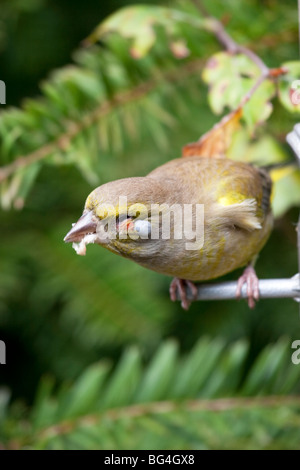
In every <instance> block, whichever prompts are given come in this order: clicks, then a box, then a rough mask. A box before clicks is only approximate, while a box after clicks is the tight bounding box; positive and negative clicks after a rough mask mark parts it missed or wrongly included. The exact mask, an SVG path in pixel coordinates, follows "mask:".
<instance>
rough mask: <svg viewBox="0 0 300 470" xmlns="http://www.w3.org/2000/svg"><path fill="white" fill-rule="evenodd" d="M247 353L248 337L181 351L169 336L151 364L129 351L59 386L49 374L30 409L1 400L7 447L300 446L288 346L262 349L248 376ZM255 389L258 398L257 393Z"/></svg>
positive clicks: (298, 372) (295, 370)
mask: <svg viewBox="0 0 300 470" xmlns="http://www.w3.org/2000/svg"><path fill="white" fill-rule="evenodd" d="M248 351H249V345H248V344H247V342H246V341H243V340H239V341H237V342H235V343H233V344H232V345H230V346H225V345H224V343H223V341H220V340H217V339H215V340H210V339H208V338H205V337H203V338H202V339H200V340H199V341H198V342H197V343H196V344H195V346H194V347H193V349H192V350H191V351H190V353H189V354H186V355H184V356H182V357H178V345H177V343H176V342H175V341H174V340H169V341H166V342H164V343H162V344H161V346H160V347H159V349H158V350H157V352H156V353H155V355H154V357H153V358H152V359H151V361H150V362H149V363H148V364H147V365H142V363H143V358H142V356H141V353H140V351H139V350H138V349H136V348H129V349H127V350H125V351H124V353H123V356H122V357H121V359H120V361H119V363H118V364H117V365H116V366H115V367H114V369H113V370H112V371H111V372H110V367H109V365H108V363H106V362H100V363H97V364H93V365H90V366H89V367H88V368H87V369H86V370H85V371H84V372H83V373H82V374H81V375H80V376H79V377H78V379H77V380H76V381H75V382H74V383H73V384H69V385H67V384H64V385H62V386H61V387H60V389H59V390H58V391H56V392H53V385H54V384H53V381H52V380H51V379H49V377H44V378H43V379H42V380H41V383H40V385H39V388H38V391H37V396H36V399H35V402H34V404H33V407H32V409H31V411H30V412H28V410H24V409H22V408H21V407H18V406H15V407H14V408H13V409H11V410H7V409H6V406H5V399H3V404H2V408H1V412H2V416H4V418H3V419H2V424H1V426H0V432H1V434H2V439H3V444H4V445H5V446H6V447H7V448H14V449H22V448H26V449H78V448H79V449H95V448H96V449H99V448H100V449H131V448H135V449H176V448H180V449H230V448H233V447H234V448H235V449H239V448H245V447H246V448H247V449H272V448H277V446H278V445H282V447H283V448H285V449H297V447H298V442H299V437H300V435H299V413H300V401H299V398H298V397H296V396H294V397H293V396H291V397H285V396H283V393H285V394H286V393H289V394H291V393H297V392H299V378H300V368H299V367H297V366H295V365H293V364H292V363H291V359H290V355H291V349H290V345H289V342H288V341H287V340H286V339H283V340H281V341H278V342H277V343H276V344H272V345H269V346H268V347H267V348H265V350H263V351H262V352H261V354H260V355H259V356H258V358H257V360H256V362H255V363H254V365H253V367H252V369H250V371H248V374H247V375H246V377H245V376H244V370H245V369H244V366H245V359H246V356H247V354H248ZM2 395H3V397H4V398H5V392H2ZM257 395H259V396H260V397H261V398H253V397H255V396H257ZM243 396H246V397H248V398H243ZM0 397H1V395H0ZM227 397H233V398H227ZM20 419H21V420H20ZM16 428H17V434H16ZM12 430H13V433H12Z"/></svg>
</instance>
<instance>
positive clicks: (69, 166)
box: [0, 0, 300, 449]
mask: <svg viewBox="0 0 300 470" xmlns="http://www.w3.org/2000/svg"><path fill="white" fill-rule="evenodd" d="M25 3H26V2H25ZM25 3H24V2H18V1H15V2H10V1H9V2H8V1H6V2H3V4H4V5H3V7H2V6H1V11H0V15H3V18H4V16H5V18H4V19H8V20H7V21H6V20H3V18H2V21H0V48H1V49H2V50H3V51H4V52H5V53H6V57H7V56H8V55H9V56H11V61H10V62H11V64H12V65H11V67H12V69H11V76H12V75H14V77H15V80H16V81H17V82H19V88H21V89H22V90H21V91H20V90H18V89H17V86H16V85H15V84H16V82H11V84H10V83H9V82H7V91H8V93H7V95H8V104H10V103H11V101H10V96H11V95H13V93H15V96H14V98H12V100H13V99H14V101H12V102H17V101H18V99H19V95H21V96H22V97H23V96H24V94H25V92H23V90H29V91H28V92H27V91H26V94H27V93H28V94H29V95H32V89H33V90H34V92H36V88H35V87H36V79H35V77H36V76H35V71H36V68H38V66H40V67H41V69H40V70H42V71H43V73H46V72H44V71H45V70H49V69H50V70H51V69H53V68H54V67H55V68H56V69H57V70H54V71H52V72H51V73H50V76H49V78H47V79H45V80H44V81H43V82H42V84H41V96H40V97H38V98H30V99H27V100H25V101H24V102H23V103H22V106H21V107H20V108H11V107H7V108H6V109H4V110H3V111H1V113H0V162H1V163H0V164H1V167H0V181H1V185H0V192H1V198H0V199H1V206H2V208H4V209H10V208H13V209H22V208H23V210H21V211H20V210H19V211H14V210H10V211H9V210H5V211H2V212H1V243H0V258H1V273H0V339H1V340H4V341H5V342H6V344H7V357H8V363H7V365H6V366H1V370H0V372H1V374H0V384H1V385H2V386H1V389H0V441H1V447H4V448H22V449H26V448H33V449H37V448H42V449H54V448H55V449H60V448H62V449H68V448H71V449H78V448H80V449H83V448H106V449H130V448H140V449H143V448H144V449H161V448H163V449H176V448H183V449H218V448H226V449H227V448H239V449H246V448H258V449H262V448H263V449H269V448H270V449H271V448H276V449H279V448H282V449H296V448H299V400H298V398H297V397H296V398H295V394H297V393H299V370H300V369H299V366H296V365H293V364H292V363H291V360H290V356H291V350H290V344H291V342H292V340H294V339H296V338H299V334H300V329H299V320H298V315H297V307H296V303H294V302H292V301H291V300H286V299H276V300H262V301H260V302H259V303H258V305H257V307H256V309H255V310H254V311H249V310H248V307H247V305H246V302H244V301H241V302H235V301H231V302H196V303H194V304H193V305H192V306H191V309H190V311H189V312H188V313H184V312H182V310H181V308H180V306H179V304H178V303H175V304H173V303H171V302H170V300H169V296H168V286H169V281H170V280H169V279H167V278H165V277H164V276H160V275H158V274H156V273H152V272H150V271H147V270H145V269H143V268H141V267H140V266H137V265H135V264H134V263H130V262H129V261H127V260H125V259H122V258H119V257H117V256H114V255H113V254H111V253H109V252H106V251H105V250H101V249H100V248H99V247H95V246H91V247H89V250H88V252H87V256H86V257H77V256H76V255H75V253H74V252H73V250H72V249H71V247H70V246H66V245H64V243H63V237H64V235H65V234H66V232H67V230H68V229H69V228H70V226H71V223H72V222H74V221H75V220H77V219H78V217H79V215H80V213H81V210H82V207H83V204H84V200H85V197H86V196H87V195H88V193H89V192H90V190H91V189H92V188H93V187H94V186H95V185H96V184H98V183H99V184H102V183H104V182H106V181H109V180H114V179H117V178H121V177H125V176H135V175H145V174H146V173H147V172H148V171H150V170H152V169H153V168H155V167H156V166H158V165H159V164H162V163H164V162H165V161H167V160H169V159H171V158H175V157H178V156H180V149H181V147H182V146H183V145H185V144H186V143H187V142H190V141H195V140H196V139H198V138H199V136H200V135H202V134H203V133H204V132H206V131H207V130H209V129H210V128H211V127H212V125H213V124H214V123H215V122H216V120H219V119H220V116H218V117H217V118H216V116H215V115H214V114H213V113H220V112H222V113H223V112H224V113H226V112H227V111H228V110H230V109H233V108H234V107H235V106H236V105H237V104H238V103H239V100H240V99H241V98H242V97H243V95H244V94H245V93H247V91H249V89H250V88H251V86H252V85H253V83H254V81H255V80H256V79H257V78H258V75H259V74H258V69H257V67H255V66H253V64H252V63H251V62H249V59H248V58H247V57H246V56H245V55H244V54H241V53H239V54H238V55H229V54H228V53H227V52H220V45H218V44H217V41H216V40H215V38H214V35H213V34H212V29H213V27H214V24H213V23H212V22H210V21H206V20H205V19H204V18H203V17H202V16H201V15H200V14H199V12H198V10H197V8H196V7H195V4H194V2H187V1H186V0H184V1H181V2H180V1H179V2H176V4H174V5H172V9H170V8H167V7H165V6H164V5H163V4H162V2H161V4H160V5H159V6H153V5H152V6H150V5H139V6H138V7H135V6H131V7H130V9H122V10H120V11H119V12H116V13H115V14H114V15H113V16H110V17H109V18H108V20H106V21H104V22H101V23H100V26H99V27H96V29H95V31H96V36H95V35H94V36H93V35H92V37H91V36H89V41H87V40H86V41H85V42H84V43H83V45H81V47H80V48H79V50H77V51H76V52H75V53H74V55H73V63H72V64H71V65H68V66H65V67H63V68H61V64H62V63H65V58H64V59H63V60H62V59H61V56H60V55H59V54H60V53H61V50H62V49H63V48H65V47H66V43H65V42H64V41H66V38H67V37H68V38H69V32H70V31H72V32H73V31H75V32H76V34H77V39H76V40H74V41H73V42H72V48H75V47H77V44H78V42H79V39H82V38H84V37H87V36H88V35H89V32H90V31H91V30H92V29H93V28H94V27H95V24H94V21H95V20H96V23H97V22H99V21H100V19H101V16H102V17H103V16H104V13H106V12H107V5H104V4H103V2H102V3H101V2H100V3H99V2H98V4H97V12H96V13H95V10H94V9H92V7H91V6H90V5H89V4H88V2H86V4H85V5H84V9H83V7H82V3H81V2H80V7H79V10H78V11H79V14H78V15H77V21H74V17H73V14H74V11H73V10H74V4H75V3H76V2H71V3H70V2H63V1H62V0H60V1H59V2H57V3H56V6H57V5H59V8H58V6H57V8H56V9H54V10H55V11H53V10H52V8H51V5H50V3H55V2H54V0H52V2H48V1H47V0H43V1H42V0H39V1H33V0H32V1H31V2H27V3H28V6H27V7H25ZM93 3H94V2H93ZM123 3H124V2H122V5H123ZM127 3H130V2H127ZM23 4H24V5H23ZM62 4H64V8H65V9H66V10H65V15H63V16H61V17H58V18H57V17H55V14H56V15H58V14H59V13H58V12H59V11H60V5H62ZM207 4H208V7H209V10H210V13H211V14H213V15H216V16H217V17H218V18H223V19H224V21H225V22H226V21H227V19H228V18H230V20H229V21H228V24H226V30H227V31H228V32H229V33H230V34H231V35H232V37H233V38H234V39H235V40H236V41H237V42H238V43H239V44H241V45H246V46H247V47H249V48H250V49H251V50H253V51H254V52H256V53H257V54H258V55H259V56H261V57H262V58H263V60H264V61H265V62H266V64H267V65H268V66H272V67H278V66H279V65H281V64H282V65H283V66H285V67H287V68H288V72H287V73H286V74H285V75H282V76H280V77H279V78H278V79H276V80H275V89H276V90H275V91H276V93H277V90H279V94H278V97H277V95H276V96H273V95H274V84H273V82H272V81H270V80H267V81H265V82H264V83H263V84H262V85H261V86H260V87H259V88H258V89H257V90H256V93H255V94H254V95H253V96H252V98H251V100H250V101H249V103H248V104H247V105H246V106H247V107H246V108H245V114H244V123H243V127H242V128H241V130H240V131H239V132H238V133H237V134H236V136H235V139H234V142H233V144H232V147H231V149H230V158H235V159H243V160H245V161H250V162H255V163H257V164H259V165H261V164H272V163H274V162H275V163H276V162H283V161H285V160H287V159H288V158H292V157H291V153H290V152H289V151H288V149H287V147H286V146H285V143H284V141H285V135H286V133H287V132H290V131H291V129H292V127H293V125H294V124H295V123H296V122H297V121H298V120H299V113H298V111H299V110H298V107H297V106H291V102H290V99H289V96H290V92H291V89H290V85H291V81H292V80H295V79H299V61H294V59H295V58H297V57H298V32H297V14H296V11H295V2H292V1H291V0H290V1H287V2H279V1H275V2H272V6H270V4H269V2H261V1H258V0H253V1H251V2H242V7H241V2H240V0H233V1H232V2H230V3H226V2H221V1H219V0H216V1H215V2H213V3H212V4H209V2H208V3H207ZM26 8H27V10H26V12H25V11H24V10H25V9H26ZM93 8H95V7H93ZM83 10H84V11H83ZM98 10H99V18H98V17H96V16H95V14H97V15H98ZM129 14H130V15H129ZM24 15H25V16H26V18H24ZM81 16H82V17H84V16H85V18H86V17H89V18H92V21H93V24H92V25H91V27H90V26H89V29H86V27H83V26H82V24H83V23H81V26H80V19H81ZM45 18H46V20H45ZM84 24H85V25H86V23H84ZM40 25H46V26H47V27H46V28H45V29H43V31H44V34H45V38H48V40H46V39H45V41H44V42H42V41H41V40H39V41H37V40H36V39H35V38H36V37H38V38H39V37H40V36H39V35H38V32H37V31H40V29H41V26H40ZM59 25H62V26H61V28H59ZM31 31H32V34H31V33H30V34H29V32H31ZM279 32H280V34H279ZM74 34H75V33H74ZM99 34H100V35H99ZM95 39H97V43H94V44H91V42H92V40H95ZM98 39H100V40H99V41H98ZM36 43H40V44H39V47H35V48H34V47H33V44H34V45H35V44H36ZM42 43H43V44H42ZM44 43H45V44H46V45H47V47H48V48H49V49H47V48H46V49H43V47H44V46H45V44H44ZM42 46H43V47H42ZM45 47H46V46H45ZM17 51H18V53H17ZM53 58H56V59H57V62H55V63H53ZM50 59H51V60H50ZM213 59H218V66H217V67H215V68H214V67H212V68H211V67H210V65H209V64H211V61H212V60H213ZM47 60H48V62H47ZM8 62H9V61H7V60H6V62H5V61H4V62H2V63H3V64H5V63H8ZM45 63H47V66H45V65H43V64H45ZM22 67H23V68H22ZM43 67H44V68H43ZM58 67H59V68H58ZM6 69H8V66H7V67H6ZM3 70H5V67H4V69H3ZM229 71H230V73H229ZM30 74H32V75H31V82H30V86H29V88H27V87H26V82H25V78H26V77H27V78H28V77H29V76H30ZM214 74H215V75H214ZM16 77H21V78H22V84H21V85H22V86H20V79H19V81H18V80H17V78H16ZM0 78H1V79H2V78H4V79H5V80H6V76H5V75H4V76H3V77H2V76H1V77H0ZM231 78H232V80H231ZM28 80H29V78H28ZM224 80H225V81H226V87H225V88H224V89H223V90H222V81H223V85H224ZM277 82H278V83H277ZM32 87H33V88H32ZM212 111H213V112H212ZM260 124H263V126H261V125H260ZM299 188H300V177H299V171H296V170H294V169H293V168H292V169H291V168H290V169H288V170H286V173H284V174H283V175H282V174H281V177H278V179H277V181H276V183H275V190H274V210H275V214H276V216H278V217H281V219H280V220H278V221H277V224H276V229H275V231H274V233H273V235H272V238H271V240H270V242H269V243H268V245H267V246H266V248H265V249H264V251H263V252H262V254H261V256H260V259H259V261H258V263H257V270H258V274H259V277H262V278H263V277H265V278H271V277H274V278H275V277H278V278H281V277H288V276H291V275H293V274H295V273H296V272H297V269H298V267H297V257H296V233H295V229H294V223H295V222H296V220H297V218H298V211H297V210H295V209H294V210H291V207H292V206H294V205H299V201H300V189H299ZM287 211H289V212H288V213H287ZM237 276H238V273H233V274H231V275H230V276H228V277H227V278H226V279H235V278H236V277H237ZM282 335H285V337H284V338H283V339H280V338H281V337H282ZM164 338H172V339H171V340H165V339H164ZM132 345H134V346H132ZM103 358H107V359H103ZM41 377H42V378H41ZM10 397H11V398H10Z"/></svg>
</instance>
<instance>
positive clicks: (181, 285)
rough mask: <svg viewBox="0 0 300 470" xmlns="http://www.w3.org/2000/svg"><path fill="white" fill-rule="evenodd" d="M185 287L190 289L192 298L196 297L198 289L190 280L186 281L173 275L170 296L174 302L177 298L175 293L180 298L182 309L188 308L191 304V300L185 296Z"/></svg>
mask: <svg viewBox="0 0 300 470" xmlns="http://www.w3.org/2000/svg"><path fill="white" fill-rule="evenodd" d="M187 289H190V291H191V292H192V296H193V300H196V299H197V294H198V290H197V287H196V286H195V284H194V283H193V282H192V281H188V280H187V279H179V278H178V277H174V279H173V281H172V282H171V285H170V297H171V300H172V301H173V302H174V301H175V300H177V294H178V296H179V299H180V300H181V307H182V308H183V309H184V310H188V309H189V306H190V305H191V300H188V298H187Z"/></svg>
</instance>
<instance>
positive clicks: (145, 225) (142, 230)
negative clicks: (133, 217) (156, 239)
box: [134, 220, 151, 238]
mask: <svg viewBox="0 0 300 470" xmlns="http://www.w3.org/2000/svg"><path fill="white" fill-rule="evenodd" d="M134 230H135V231H136V232H137V233H138V234H139V235H140V237H144V238H148V236H149V235H150V233H151V224H150V222H149V221H148V220H137V221H136V222H134Z"/></svg>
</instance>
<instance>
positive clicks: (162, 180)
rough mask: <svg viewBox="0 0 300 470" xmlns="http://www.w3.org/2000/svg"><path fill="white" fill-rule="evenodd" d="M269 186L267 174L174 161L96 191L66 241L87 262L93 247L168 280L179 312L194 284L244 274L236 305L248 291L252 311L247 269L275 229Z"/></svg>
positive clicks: (240, 166)
mask: <svg viewBox="0 0 300 470" xmlns="http://www.w3.org/2000/svg"><path fill="white" fill-rule="evenodd" d="M271 186H272V183H271V179H270V177H269V174H268V172H267V171H266V170H264V169H262V168H256V167H254V166H252V165H250V164H248V163H244V162H237V161H233V160H230V159H227V158H206V157H204V156H191V157H189V156H188V157H186V158H178V159H175V160H171V161H169V162H168V163H166V164H164V165H162V166H160V167H158V168H156V169H155V170H154V171H152V172H151V173H149V174H148V175H147V176H145V177H134V178H125V179H120V180H117V181H112V182H109V183H106V184H103V185H102V186H100V187H98V188H96V189H95V190H94V191H93V192H92V193H91V194H90V195H89V196H88V198H87V200H86V203H85V207H84V211H83V215H82V216H81V218H80V219H79V220H78V222H77V223H76V224H73V227H72V229H71V230H70V231H69V232H68V234H67V235H66V237H65V239H64V240H65V242H73V243H74V247H75V249H76V251H77V253H78V254H85V250H86V245H88V244H89V243H97V244H99V245H101V246H103V247H104V248H106V249H108V250H110V251H111V252H113V253H116V254H118V255H121V256H123V257H125V258H128V259H131V260H132V261H135V262H136V263H138V264H140V265H142V266H144V267H146V268H148V269H152V270H154V271H157V272H159V273H163V274H165V275H167V276H173V277H174V278H175V279H174V280H173V281H172V283H171V287H170V295H171V299H172V300H176V299H177V297H179V298H180V299H181V304H182V307H183V308H185V309H187V308H188V307H189V301H188V298H187V290H188V288H190V289H191V291H192V294H193V297H195V298H196V296H197V289H196V287H195V285H194V281H207V280H211V279H215V278H218V277H219V276H222V275H224V274H226V273H229V272H231V271H233V270H235V269H237V268H240V267H243V266H245V267H246V269H245V271H244V273H243V275H242V276H241V277H240V278H239V280H238V283H237V297H238V296H239V295H240V293H241V289H242V286H243V284H244V283H246V284H247V295H248V304H249V306H250V307H253V306H254V305H255V300H257V299H258V297H259V290H258V279H257V277H256V274H255V271H254V267H253V265H254V261H255V259H256V258H257V255H258V253H259V252H260V250H261V249H262V247H263V246H264V244H265V243H266V241H267V239H268V237H269V235H270V232H271V230H272V224H273V217H272V212H271V208H270V194H271ZM175 209H176V210H175ZM198 209H199V210H198ZM198 219H199V220H198ZM187 222H188V225H189V227H188V228H187V227H186V225H187ZM153 234H155V236H153Z"/></svg>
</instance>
